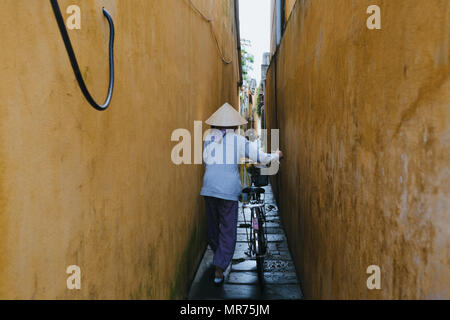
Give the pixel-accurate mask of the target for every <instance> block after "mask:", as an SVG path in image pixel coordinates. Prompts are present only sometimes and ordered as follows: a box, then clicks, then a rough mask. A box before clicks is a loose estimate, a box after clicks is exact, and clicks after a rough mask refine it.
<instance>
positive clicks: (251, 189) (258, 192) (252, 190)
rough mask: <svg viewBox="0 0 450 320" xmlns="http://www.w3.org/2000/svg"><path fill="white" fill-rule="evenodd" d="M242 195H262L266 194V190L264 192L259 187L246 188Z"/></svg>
mask: <svg viewBox="0 0 450 320" xmlns="http://www.w3.org/2000/svg"><path fill="white" fill-rule="evenodd" d="M242 193H256V194H262V193H266V190H264V189H263V188H258V187H248V188H245V189H244V190H242Z"/></svg>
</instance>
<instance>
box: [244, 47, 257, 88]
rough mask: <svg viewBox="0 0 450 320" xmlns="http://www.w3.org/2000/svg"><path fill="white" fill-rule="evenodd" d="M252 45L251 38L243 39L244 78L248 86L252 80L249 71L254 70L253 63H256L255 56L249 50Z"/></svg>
mask: <svg viewBox="0 0 450 320" xmlns="http://www.w3.org/2000/svg"><path fill="white" fill-rule="evenodd" d="M251 45H252V44H251V41H250V40H245V39H242V40H241V54H242V59H241V60H242V78H243V81H244V85H245V86H246V87H248V86H249V83H250V80H251V79H250V78H249V76H248V73H249V72H250V71H252V70H253V64H254V63H255V57H254V56H253V55H252V54H250V53H249V52H248V51H247V50H248V48H249V47H251Z"/></svg>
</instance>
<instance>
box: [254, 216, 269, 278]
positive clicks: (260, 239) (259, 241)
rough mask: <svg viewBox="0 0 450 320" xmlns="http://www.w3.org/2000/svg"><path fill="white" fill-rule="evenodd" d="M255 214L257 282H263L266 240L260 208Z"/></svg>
mask: <svg viewBox="0 0 450 320" xmlns="http://www.w3.org/2000/svg"><path fill="white" fill-rule="evenodd" d="M256 214H257V219H258V220H257V224H258V228H257V229H256V228H254V231H255V243H256V251H255V253H256V270H257V272H258V279H259V282H260V283H261V285H262V284H264V256H265V254H266V241H265V235H264V224H263V220H262V217H261V210H260V209H259V208H258V209H257V211H256Z"/></svg>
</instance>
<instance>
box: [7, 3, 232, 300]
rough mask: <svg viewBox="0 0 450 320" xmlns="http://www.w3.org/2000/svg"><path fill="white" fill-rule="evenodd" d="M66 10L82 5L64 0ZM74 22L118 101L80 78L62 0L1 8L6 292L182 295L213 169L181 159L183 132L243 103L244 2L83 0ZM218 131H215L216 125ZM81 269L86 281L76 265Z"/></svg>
mask: <svg viewBox="0 0 450 320" xmlns="http://www.w3.org/2000/svg"><path fill="white" fill-rule="evenodd" d="M59 3H60V6H61V10H62V12H63V15H64V17H65V18H67V17H69V15H68V14H66V8H67V7H68V6H69V5H71V4H73V1H69V0H60V1H59ZM76 3H77V4H78V5H79V7H80V8H81V18H82V20H81V30H71V31H69V34H70V37H71V39H72V43H73V46H74V49H75V52H76V55H77V58H78V62H79V64H80V66H81V70H82V73H83V76H84V78H85V80H86V83H87V86H88V88H89V89H90V91H91V92H92V94H93V95H94V97H95V98H96V99H97V100H99V101H100V100H102V99H104V96H105V93H106V89H107V83H108V51H107V50H108V37H109V27H108V23H107V21H106V20H105V18H104V16H103V14H102V11H101V8H102V7H103V6H104V7H105V8H106V9H107V10H108V11H109V12H110V13H111V15H112V17H113V19H114V22H115V25H116V43H115V62H116V87H115V91H114V96H113V102H112V104H111V106H110V108H109V109H108V110H107V111H104V112H98V111H95V110H94V109H93V108H91V107H90V106H89V105H88V103H87V102H86V101H85V99H84V97H83V96H82V94H81V91H80V89H79V88H78V85H77V82H76V81H75V77H74V73H73V71H72V69H71V66H70V63H69V59H68V56H67V53H66V50H65V48H64V45H63V41H62V38H61V36H60V34H59V30H58V28H57V24H56V21H55V18H54V15H53V11H52V9H51V6H50V2H49V1H29V0H3V1H1V3H0V39H1V42H2V44H3V46H2V50H0V61H1V76H0V298H2V299H17V298H20V299H100V298H101V299H167V298H174V299H176V298H182V297H184V295H185V294H186V291H187V286H188V284H189V281H190V280H191V278H192V277H193V273H194V271H195V270H196V267H197V265H198V262H199V261H200V258H201V254H202V253H203V249H204V248H205V245H206V242H205V240H206V236H205V232H206V230H205V218H204V207H203V202H202V199H201V198H200V196H199V192H200V188H201V182H202V174H203V168H202V166H201V165H200V166H175V165H174V164H173V163H172V162H171V151H172V148H173V147H174V146H175V144H176V143H175V142H171V134H172V132H173V130H175V129H177V128H186V129H188V130H190V131H191V132H192V131H193V124H194V120H200V121H202V120H205V119H207V118H208V117H209V116H210V115H211V114H212V113H213V111H215V110H216V108H218V107H219V106H220V105H222V104H223V103H224V102H225V101H228V102H230V103H232V104H234V105H237V102H238V99H237V97H238V92H237V82H238V76H239V75H238V62H237V61H238V59H237V50H236V47H237V44H236V25H235V16H234V1H231V0H215V1H209V0H192V3H193V4H194V5H195V6H197V8H198V9H199V10H200V11H201V12H202V13H203V14H204V15H205V16H206V17H207V18H212V20H213V22H212V23H213V29H214V30H215V33H216V35H217V40H218V45H219V47H220V48H221V50H222V51H223V55H224V56H225V58H226V59H231V60H232V63H231V64H229V65H226V64H224V63H223V62H222V60H221V59H220V57H219V53H218V50H217V45H216V42H215V40H214V37H213V35H212V33H211V28H210V26H209V24H208V23H207V22H205V21H204V20H203V19H202V18H201V17H200V16H199V15H198V14H197V13H196V12H195V11H194V10H193V9H192V8H191V7H190V6H189V1H184V0H164V1H161V0H126V1H120V0H97V1H92V0H80V1H77V2H76ZM205 129H206V128H205ZM70 265H78V266H79V267H80V268H81V275H82V282H81V286H82V287H81V290H74V291H69V290H68V289H67V288H66V279H67V278H68V276H69V275H68V274H66V268H67V267H68V266H70Z"/></svg>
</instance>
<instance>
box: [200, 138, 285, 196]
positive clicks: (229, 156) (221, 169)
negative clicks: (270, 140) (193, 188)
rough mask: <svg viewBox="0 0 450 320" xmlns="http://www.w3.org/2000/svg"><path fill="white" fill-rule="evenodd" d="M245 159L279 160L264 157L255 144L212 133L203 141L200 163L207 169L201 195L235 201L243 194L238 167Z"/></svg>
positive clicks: (267, 156)
mask: <svg viewBox="0 0 450 320" xmlns="http://www.w3.org/2000/svg"><path fill="white" fill-rule="evenodd" d="M244 158H248V159H251V160H253V161H255V162H258V163H260V164H264V165H266V164H269V163H270V162H271V161H274V160H278V159H279V157H278V154H267V153H264V152H263V151H262V150H260V149H259V148H258V145H257V143H252V142H249V141H248V140H247V139H246V138H245V137H243V136H241V135H237V134H236V133H234V132H232V131H230V132H228V133H226V134H225V136H224V135H223V133H222V132H221V131H219V130H213V132H212V133H211V134H209V135H208V136H207V137H206V139H205V146H204V150H203V162H204V164H205V167H206V170H205V175H204V177H203V187H202V190H201V192H200V195H202V196H207V197H215V198H220V199H225V200H232V201H238V199H239V195H240V194H241V191H242V186H241V179H240V176H239V169H238V164H239V163H242V160H243V159H244Z"/></svg>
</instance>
